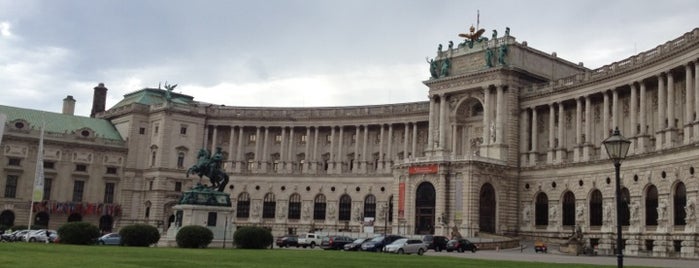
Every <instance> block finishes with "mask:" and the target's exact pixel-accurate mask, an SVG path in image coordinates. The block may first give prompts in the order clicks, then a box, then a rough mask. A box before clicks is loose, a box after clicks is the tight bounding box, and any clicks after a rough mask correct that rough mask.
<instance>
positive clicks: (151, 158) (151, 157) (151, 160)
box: [150, 151, 156, 167]
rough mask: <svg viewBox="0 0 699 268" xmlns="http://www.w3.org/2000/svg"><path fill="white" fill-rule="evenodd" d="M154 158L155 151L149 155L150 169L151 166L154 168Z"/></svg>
mask: <svg viewBox="0 0 699 268" xmlns="http://www.w3.org/2000/svg"><path fill="white" fill-rule="evenodd" d="M155 156H156V153H155V151H153V152H152V153H151V156H150V166H151V167H152V166H155Z"/></svg>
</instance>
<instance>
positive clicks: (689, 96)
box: [684, 63, 697, 144]
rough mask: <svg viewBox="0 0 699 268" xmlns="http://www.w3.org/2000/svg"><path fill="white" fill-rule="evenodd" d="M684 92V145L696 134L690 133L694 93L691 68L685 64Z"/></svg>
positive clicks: (692, 119)
mask: <svg viewBox="0 0 699 268" xmlns="http://www.w3.org/2000/svg"><path fill="white" fill-rule="evenodd" d="M684 74H685V75H684V78H685V79H684V81H685V82H684V92H685V94H686V96H685V104H684V106H685V114H684V144H689V143H691V141H692V136H696V135H697V133H696V132H694V133H692V121H694V107H693V106H694V91H693V88H692V82H693V81H694V78H692V66H691V65H690V64H689V63H687V64H686V65H685V66H684Z"/></svg>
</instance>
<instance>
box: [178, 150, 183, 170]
mask: <svg viewBox="0 0 699 268" xmlns="http://www.w3.org/2000/svg"><path fill="white" fill-rule="evenodd" d="M183 167H184V152H179V153H177V168H183Z"/></svg>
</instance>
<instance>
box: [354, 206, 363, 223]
mask: <svg viewBox="0 0 699 268" xmlns="http://www.w3.org/2000/svg"><path fill="white" fill-rule="evenodd" d="M354 219H356V220H357V221H362V209H361V208H359V206H357V208H356V209H355V210H354Z"/></svg>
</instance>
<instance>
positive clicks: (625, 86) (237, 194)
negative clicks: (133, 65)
mask: <svg viewBox="0 0 699 268" xmlns="http://www.w3.org/2000/svg"><path fill="white" fill-rule="evenodd" d="M506 32H507V34H506V35H505V36H503V37H497V36H494V37H495V38H492V39H490V40H486V39H478V40H476V39H474V40H471V41H467V42H464V43H462V44H458V45H451V44H450V45H449V46H448V48H447V49H446V50H442V49H441V46H440V49H439V51H438V52H437V55H436V56H435V58H434V59H433V60H432V63H431V68H430V69H431V72H430V73H431V76H432V77H431V78H429V79H428V80H426V81H424V84H425V85H426V86H427V88H428V92H429V93H428V95H429V100H428V101H423V102H415V103H400V104H387V105H372V106H351V107H314V108H270V107H231V106H224V105H219V104H210V103H202V102H198V101H196V100H194V98H193V97H191V96H187V95H183V94H179V93H174V92H171V91H168V90H162V89H152V88H146V89H142V90H138V91H135V92H132V93H129V94H127V95H125V96H124V98H123V99H122V100H121V101H120V102H119V103H118V104H116V105H115V106H114V107H111V108H109V109H106V110H105V109H104V98H105V97H104V96H106V90H107V89H106V88H105V87H104V86H103V85H100V86H98V87H96V88H95V101H94V103H93V113H94V116H95V117H96V118H87V117H80V116H74V115H72V113H73V112H72V107H74V106H71V105H75V102H74V101H72V98H70V97H69V98H66V100H64V111H63V113H62V114H57V113H50V112H42V111H34V110H29V109H22V108H15V107H8V106H0V113H5V114H7V116H8V120H7V122H6V124H5V131H4V132H5V133H4V134H3V136H2V143H1V144H0V145H1V146H2V152H0V154H2V155H1V156H2V162H0V175H1V177H0V178H1V179H0V189H3V191H4V195H3V196H0V202H1V203H0V210H2V212H1V213H2V214H1V215H0V224H2V225H6V226H11V225H21V224H26V220H25V219H28V218H29V206H30V201H29V200H30V198H29V197H30V196H31V188H32V183H33V179H34V166H35V164H36V159H37V148H38V140H39V132H40V131H39V128H40V126H41V122H42V120H44V121H46V120H48V121H49V122H51V123H49V124H48V125H47V126H46V135H45V145H44V147H45V149H44V152H43V157H44V158H43V159H44V160H43V161H44V168H45V170H46V175H45V176H46V178H47V180H46V183H45V191H44V192H45V198H44V199H45V200H46V201H44V202H40V203H35V204H34V207H33V211H34V215H33V216H32V217H34V218H35V222H36V224H38V225H44V226H50V227H52V228H55V227H57V226H60V225H61V224H63V223H65V222H66V221H71V220H84V221H91V222H94V223H95V224H97V225H99V226H100V228H102V229H103V230H104V231H110V230H112V229H116V228H119V227H120V226H124V225H127V224H131V223H136V222H139V223H149V224H153V225H155V226H158V227H159V228H161V229H162V230H163V231H165V230H166V229H167V228H168V227H169V226H170V225H171V224H172V222H173V221H174V211H173V210H172V206H173V205H174V204H176V203H177V202H178V199H179V197H180V196H181V193H182V191H184V190H187V189H189V188H191V187H193V186H194V185H195V184H196V183H199V182H202V183H208V181H207V179H206V178H204V179H203V180H202V179H200V178H198V177H192V176H190V177H187V176H186V175H185V173H186V170H187V168H189V167H190V166H192V165H193V164H194V163H195V162H196V160H197V159H196V152H197V151H198V150H199V149H200V148H207V149H209V150H210V151H214V150H215V148H217V147H221V148H222V149H223V151H224V155H225V159H226V160H225V165H224V168H225V170H226V172H227V173H228V174H229V175H230V177H231V182H230V183H229V185H228V186H227V190H226V191H227V192H228V193H229V194H230V196H231V200H232V201H233V209H235V212H234V214H235V217H234V218H233V219H228V220H229V221H230V222H232V223H233V224H235V225H237V226H246V225H258V226H265V227H268V228H270V229H272V230H273V232H274V233H275V235H280V234H284V233H300V232H307V231H310V230H320V231H323V232H339V231H346V232H355V233H360V232H366V231H373V232H375V233H384V232H389V233H397V234H442V235H446V234H449V233H450V232H451V231H452V230H453V229H454V228H455V229H457V230H458V231H460V232H461V233H462V234H464V235H466V236H479V235H482V234H483V233H491V234H498V235H507V236H509V235H513V236H516V235H519V236H526V237H536V238H539V239H565V238H567V237H569V236H570V234H571V233H573V231H574V229H575V228H576V226H579V227H580V228H581V229H582V231H583V233H584V235H585V237H586V239H589V243H590V244H593V245H597V246H598V248H599V250H600V251H601V252H602V253H606V254H613V251H612V250H613V248H614V247H616V245H615V237H616V236H615V226H616V214H617V213H616V206H615V186H614V178H615V173H614V166H613V165H612V162H611V161H610V160H609V159H607V158H608V157H607V153H606V151H605V150H604V148H603V146H602V145H601V143H602V141H603V140H604V139H606V138H607V137H609V135H610V131H611V130H612V129H614V128H617V127H618V128H619V130H620V131H621V133H622V135H624V136H625V137H627V138H628V139H629V140H631V148H630V151H629V155H628V157H627V158H626V159H625V160H624V161H623V164H622V166H621V176H622V187H623V188H622V201H623V208H622V211H621V215H622V216H621V224H622V226H623V232H624V238H625V240H624V245H622V247H623V248H624V250H625V254H626V255H636V256H658V257H669V256H679V257H685V258H699V234H698V231H699V226H698V225H697V217H696V205H697V204H696V202H697V198H699V179H698V178H697V175H696V174H695V167H697V166H699V118H698V117H697V110H699V81H697V79H698V77H699V68H697V67H699V28H697V29H694V30H692V31H690V32H687V33H686V34H684V35H682V36H680V37H678V38H676V39H674V40H671V41H668V42H665V43H663V44H661V45H659V46H657V47H656V48H654V49H652V50H649V51H645V52H642V53H639V54H637V55H634V56H632V57H629V58H627V59H623V60H621V61H618V62H614V63H610V64H608V65H605V66H603V67H600V68H597V69H594V70H591V69H588V68H586V67H584V66H583V65H582V64H576V63H572V62H569V61H567V60H564V59H561V58H558V57H557V56H556V54H555V53H552V54H549V53H544V52H542V51H539V50H536V49H534V48H531V47H529V46H528V45H527V43H526V42H521V43H520V42H517V41H516V39H515V38H514V37H512V36H510V35H509V29H508V31H506ZM416 79H418V78H416ZM372 229H373V230H372Z"/></svg>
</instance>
